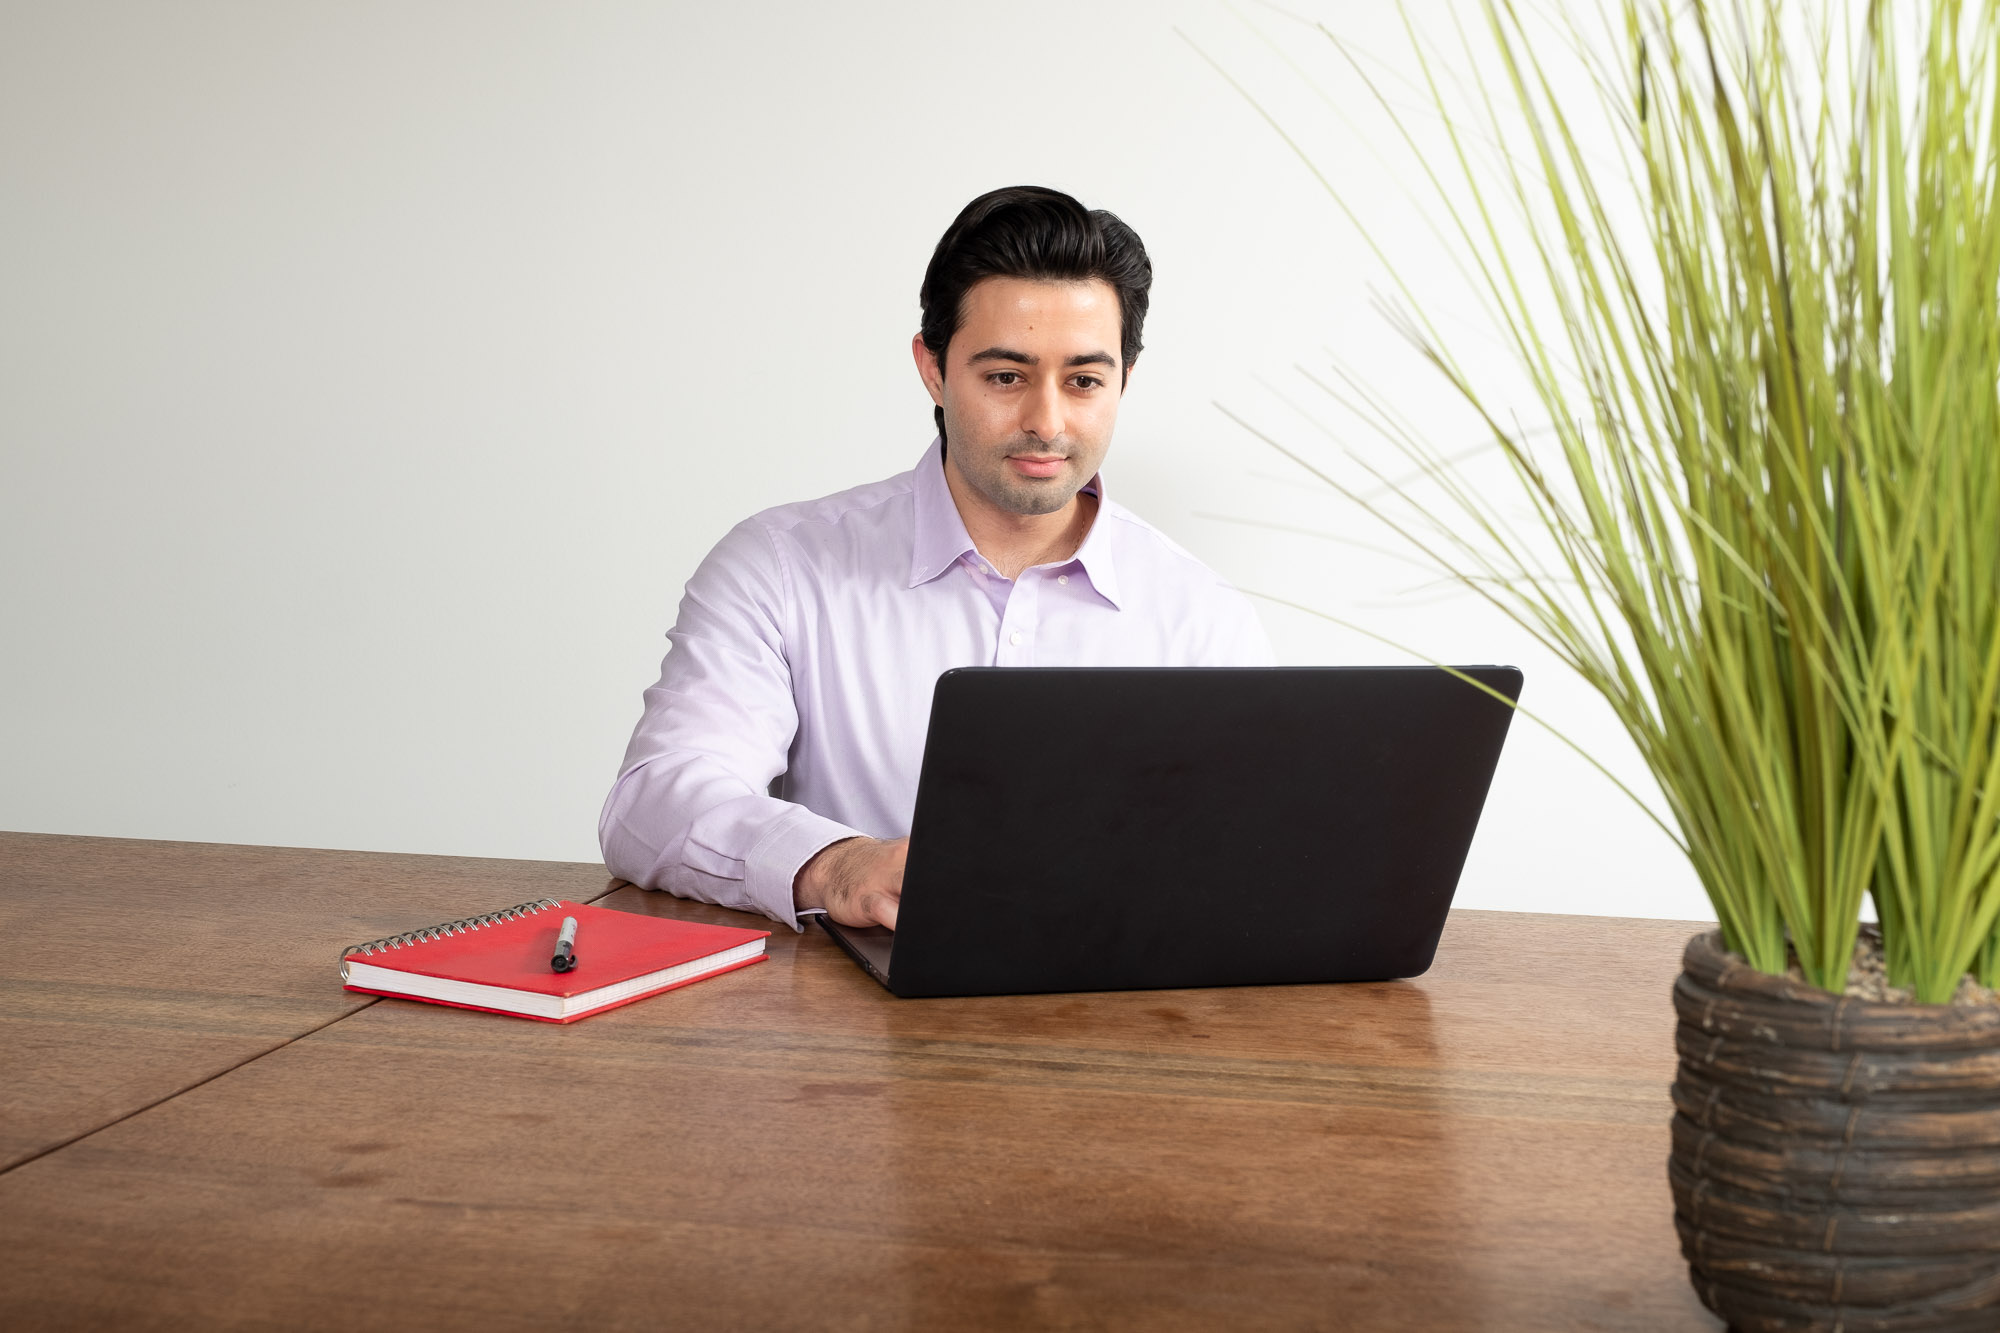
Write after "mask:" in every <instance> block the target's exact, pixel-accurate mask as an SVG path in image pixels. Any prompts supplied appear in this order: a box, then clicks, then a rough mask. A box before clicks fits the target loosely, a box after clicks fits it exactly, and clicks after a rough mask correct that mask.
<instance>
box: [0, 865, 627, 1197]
mask: <svg viewBox="0 0 2000 1333" xmlns="http://www.w3.org/2000/svg"><path fill="white" fill-rule="evenodd" d="M624 887H625V885H624V883H623V882H622V881H621V882H619V883H616V884H613V885H612V886H611V887H610V888H608V889H606V890H604V892H602V893H600V894H598V895H597V896H596V897H594V898H586V899H584V905H585V906H589V905H590V904H591V903H595V902H598V901H600V900H602V899H605V898H609V897H610V896H611V895H612V894H614V893H616V892H618V890H620V889H622V888H624ZM386 998H388V997H386V996H382V995H371V996H369V997H368V998H367V999H366V1000H365V1001H364V1002H363V1003H361V1004H357V1005H355V1006H354V1007H353V1008H352V1009H349V1010H348V1011H347V1012H346V1013H344V1014H335V1015H334V1016H333V1017H332V1018H329V1019H327V1020H326V1022H324V1023H320V1024H318V1025H316V1026H314V1027H309V1028H307V1029H306V1030H305V1031H304V1032H301V1033H299V1034H297V1035H296V1036H291V1037H287V1038H285V1039H284V1040H283V1041H281V1042H279V1043H278V1044H277V1045H276V1046H271V1047H267V1048H266V1049H264V1050H261V1051H257V1052H255V1053H254V1054H251V1055H246V1056H244V1057H243V1058H242V1059H241V1060H238V1061H237V1062H236V1063H235V1064H233V1065H230V1066H228V1067H227V1068H225V1069H218V1070H216V1071H215V1072H214V1073H213V1074H210V1075H209V1076H208V1077H206V1078H199V1079H196V1080H195V1081H194V1082H192V1083H190V1084H188V1085H187V1086H186V1087H184V1088H175V1089H174V1090H173V1091H172V1092H169V1093H167V1094H166V1095H165V1096H162V1097H156V1098H154V1099H153V1100H152V1101H150V1102H147V1103H146V1104H145V1105H144V1106H140V1107H135V1108H133V1109H132V1110H130V1111H127V1112H126V1113H125V1114H124V1115H121V1116H118V1117H116V1118H115V1119H111V1120H107V1121H105V1122H104V1123H103V1124H101V1125H94V1126H92V1127H91V1128H89V1129H86V1130H84V1131H83V1132H82V1133H80V1134H72V1135H70V1136H69V1137H68V1138H66V1139H64V1140H62V1141H61V1142H59V1143H52V1144H50V1145H49V1146H48V1147H46V1148H43V1149H41V1150H40V1151H39V1152H34V1153H30V1154H29V1155H28V1156H26V1157H23V1158H22V1159H21V1160H20V1161H18V1162H10V1163H8V1164H7V1165H6V1166H0V1176H4V1175H6V1174H7V1173H8V1172H10V1171H16V1170H19V1169H20V1168H21V1167H24V1166H26V1165H27V1164H28V1163H30V1162H39V1161H41V1160H42V1158H44V1157H47V1156H48V1155H49V1154H50V1153H57V1152H61V1151H62V1150H63V1149H64V1148H67V1147H69V1146H70V1145H71V1144H75V1143H81V1142H83V1141H84V1140H85V1139H87V1138H89V1137H91V1136H92V1135H93V1134H102V1133H103V1132H104V1131H105V1130H107V1129H110V1128H111V1127H112V1126H113V1125H122V1124H124V1123H125V1122H126V1121H127V1120H130V1119H131V1118H132V1117H134V1116H139V1115H144V1114H145V1113H146V1112H148V1111H150V1110H152V1109H153V1108H154V1107H156V1106H165V1105H166V1104H167V1103H168V1102H170V1101H172V1100H174V1099H175V1098H176V1097H179V1096H182V1095H184V1094H186V1093H190V1092H193V1091H194V1090H195V1089H196V1088H199V1087H201V1086H203V1085H204V1084H208V1083H213V1082H215V1080H217V1079H219V1078H221V1077H222V1076H223V1075H225V1074H233V1073H235V1072H236V1071H237V1070H239V1069H241V1068H243V1066H245V1065H247V1064H254V1063H255V1062H257V1061H259V1060H261V1059H263V1058H264V1057H265V1056H267V1055H270V1054H272V1053H273V1052H276V1051H282V1050H284V1049H285V1047H287V1046H290V1045H291V1044H292V1043H293V1042H295V1041H304V1040H305V1039H306V1038H307V1037H310V1036H312V1035H313V1034H314V1033H315V1032H324V1031H326V1030H327V1029H328V1028H330V1027H332V1026H333V1025H334V1024H335V1023H345V1022H346V1021H347V1020H348V1019H350V1018H352V1017H354V1016H355V1015H356V1014H358V1013H360V1012H361V1011H363V1010H364V1009H372V1008H374V1007H375V1006H376V1005H378V1004H380V1003H381V1002H382V1001H383V1000H384V999H386Z"/></svg>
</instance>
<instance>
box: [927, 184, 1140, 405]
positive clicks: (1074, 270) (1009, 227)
mask: <svg viewBox="0 0 2000 1333" xmlns="http://www.w3.org/2000/svg"><path fill="white" fill-rule="evenodd" d="M985 278H1031V279H1034V280H1036V281H1042V282H1087V281H1089V280H1090V279H1092V278H1102V279H1103V280H1104V281H1105V282H1108V283H1110V284H1111V288H1112V290H1113V291H1116V292H1117V293H1118V313H1119V316H1120V320H1119V322H1120V326H1121V335H1120V341H1121V344H1122V345H1121V346H1120V347H1119V349H1118V350H1119V356H1120V358H1121V359H1122V360H1123V362H1124V373H1125V374H1127V375H1130V374H1131V372H1132V362H1133V361H1134V360H1136V359H1137V358H1138V355H1139V348H1140V347H1141V346H1142V345H1143V344H1142V342H1141V340H1140V336H1139V335H1140V332H1141V331H1142V330H1143V329H1144V328H1145V325H1146V300H1147V296H1146V293H1147V291H1148V289H1149V288H1151V287H1152V285H1153V261H1152V260H1150V259H1148V258H1147V257H1146V247H1145V244H1144V243H1143V242H1141V241H1140V239H1139V233H1137V232H1135V231H1133V230H1132V229H1131V228H1130V227H1128V226H1126V225H1125V224H1124V223H1123V222H1121V221H1120V220H1119V219H1118V216H1117V215H1116V214H1115V213H1107V212H1105V211H1104V210H1103V209H1101V208H1088V209H1087V208H1085V207H1084V206H1083V205H1082V204H1079V203H1078V202H1077V201H1076V200H1074V199H1072V198H1070V197H1069V196H1068V195H1066V194H1064V193H1062V192H1061V191H1060V190H1048V189H1044V188H1042V187H1041V186H1039V185H1010V186H1008V187H1007V188H1006V189H1004V190H994V191H992V192H991V193H988V194H982V195H980V196H979V197H978V198H977V199H975V200H973V201H972V202H971V203H969V204H967V205H966V206H965V208H964V210H963V211H961V212H960V213H959V215H958V217H957V218H956V219H955V220H954V221H953V222H952V224H951V226H950V227H948V228H946V230H945V233H944V238H943V239H942V240H940V241H939V242H938V244H937V250H936V252H935V253H933V254H932V255H931V264H930V267H929V268H927V269H925V270H924V286H923V290H922V291H921V292H920V293H919V294H918V299H919V300H920V301H921V302H922V303H923V309H924V322H923V328H922V333H923V339H924V346H925V347H927V348H929V349H930V353H931V355H932V356H934V357H936V358H937V361H938V366H939V368H940V369H942V368H943V366H944V352H945V348H946V347H948V346H949V345H950V344H951V338H952V335H953V334H955V333H957V332H958V327H959V324H960V323H961V322H962V321H963V319H964V303H965V294H966V292H968V291H970V290H971V289H972V287H973V284H975V283H977V282H979V281H981V280H982V279H985ZM938 415H939V417H940V418H942V417H943V415H944V412H943V409H941V408H940V409H939V411H938Z"/></svg>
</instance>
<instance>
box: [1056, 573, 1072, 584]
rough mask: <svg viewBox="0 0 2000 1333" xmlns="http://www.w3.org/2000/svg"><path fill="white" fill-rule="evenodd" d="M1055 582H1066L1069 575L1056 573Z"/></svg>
mask: <svg viewBox="0 0 2000 1333" xmlns="http://www.w3.org/2000/svg"><path fill="white" fill-rule="evenodd" d="M1056 582H1057V583H1068V582H1069V575H1067V574H1058V575H1056Z"/></svg>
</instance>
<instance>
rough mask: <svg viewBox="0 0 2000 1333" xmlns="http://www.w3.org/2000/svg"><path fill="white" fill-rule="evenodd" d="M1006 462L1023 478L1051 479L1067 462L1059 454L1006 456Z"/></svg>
mask: <svg viewBox="0 0 2000 1333" xmlns="http://www.w3.org/2000/svg"><path fill="white" fill-rule="evenodd" d="M1007 461H1008V462H1009V463H1012V464H1013V465H1014V469H1015V471H1017V472H1019V473H1020V474H1021V475H1022V476H1025V477H1053V476H1055V475H1056V473H1058V472H1060V471H1062V465H1063V464H1064V463H1066V462H1068V461H1069V460H1068V459H1067V458H1065V457H1064V456H1063V455H1061V454H1008V455H1007Z"/></svg>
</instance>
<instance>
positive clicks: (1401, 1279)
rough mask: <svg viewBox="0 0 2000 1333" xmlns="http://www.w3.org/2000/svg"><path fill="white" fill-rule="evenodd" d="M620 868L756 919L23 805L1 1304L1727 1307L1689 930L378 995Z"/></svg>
mask: <svg viewBox="0 0 2000 1333" xmlns="http://www.w3.org/2000/svg"><path fill="white" fill-rule="evenodd" d="M613 890H615V891H613ZM607 892H608V893H609V896H608V897H603V898H602V902H603V904H604V905H607V906H612V907H617V908H621V909H623V910H628V911H635V912H647V913H654V914H665V915H675V916H684V917H689V918H698V919H704V920H713V921H729V922H735V923H744V924H753V923H750V922H747V921H746V919H745V918H743V917H741V916H739V915H737V914H734V913H729V912H724V911H721V910H720V909H712V908H706V907H702V906H699V905H695V904H690V903H683V902H680V901H678V900H675V899H671V898H666V897H663V896H661V895H657V894H648V893H643V892H641V891H639V890H637V889H634V888H631V887H629V886H626V887H618V886H616V885H615V883H614V882H612V881H608V880H607V879H606V878H605V875H604V871H603V869H602V868H601V867H594V866H575V865H553V864H537V863H527V862H496V861H476V860H455V859H449V858H437V857H414V856H379V855H363V854H357V853H344V852H324V851H297V850H277V849H261V848H238V847H201V846H190V845H186V844H169V843H134V842H119V841H112V840H96V839H56V838H37V837H29V836H25V835H0V927H4V928H5V929H6V930H7V938H8V939H9V940H12V941H20V940H23V939H27V938H33V939H35V940H37V941H38V945H37V948H36V949H35V950H33V951H30V952H29V954H28V958H29V961H30V962H31V963H32V967H30V968H25V969H24V968H23V967H21V966H19V965H18V962H19V958H20V954H19V952H18V951H17V952H16V953H15V954H13V955H11V956H10V957H9V959H8V961H7V963H6V964H5V965H4V968H0V971H4V980H0V987H4V989H0V997H3V998H4V1001H5V1004H4V1008H3V1009H0V1068H4V1069H5V1070H6V1071H7V1077H6V1079H5V1086H4V1088H0V1127H4V1129H0V1146H4V1147H5V1150H6V1151H7V1152H8V1153H10V1154H12V1155H11V1156H10V1157H8V1158H7V1159H6V1161H7V1162H8V1163H10V1165H7V1166H5V1167H4V1168H0V1254H4V1255H5V1256H6V1260H5V1263H4V1264H0V1324H4V1325H5V1326H6V1327H7V1328H9V1329H42V1328H48V1329H56V1328H71V1327H85V1326H102V1327H127V1328H196V1327H199V1328H302V1329H313V1328H329V1329H331V1328H340V1329H375V1328H434V1327H442V1328H459V1327H465V1328H481V1329H486V1328H531V1327H533V1328H542V1327H550V1326H554V1327H565V1328H570V1327H573V1328H625V1327H631V1328H642V1327H643V1328H652V1327H661V1326H671V1327H703V1328H744V1329H759V1328H828V1329H878V1328H879V1329H932V1328H1022V1327H1031V1328H1064V1329H1070V1328H1074V1329H1173V1328H1232V1329H1235V1328H1248V1329H1264V1328H1270V1329H1356V1330H1372V1329H1411V1330H1451V1329H1502V1330H1537V1329H1552V1330H1553V1329H1594V1330H1641V1329H1643V1330H1649V1331H1650V1330H1657V1329H1683V1328H1685V1329H1707V1330H1712V1329H1715V1328H1717V1327H1719V1325H1718V1324H1717V1322H1716V1321H1715V1320H1714V1319H1712V1318H1711V1317H1710V1316H1709V1315H1708V1314H1707V1313H1706V1312H1705V1311H1703V1310H1702V1309H1701V1307H1700V1306H1699V1305H1698V1303H1697V1302H1696V1301H1695V1298H1694V1296H1693V1294H1692V1292H1691V1290H1690V1289H1689V1287H1688V1284H1687V1279H1686V1275H1685V1270H1684V1268H1683V1266H1682V1264H1681V1261H1680V1257H1679V1254H1678V1251H1677V1248H1676V1245H1675V1241H1674V1234H1673V1227H1672V1218H1671V1204H1670V1201H1669V1198H1668V1194H1667V1187H1666V1180H1665V1162H1666V1155H1667V1120H1668V1115H1669V1109H1668V1103H1667V1094H1666V1089H1667V1084H1668V1082H1669V1080H1670V1079H1671V1077H1672V1073H1673V1043H1672V1028H1673V1014H1672V1009H1671V1007H1670V1004H1669V1002H1668V997H1667V990H1668V986H1669V984H1670V983H1671V980H1672V977H1673V975H1674V973H1675V971H1676V970H1677V968H1678V958H1679V951H1680V946H1681V944H1682V943H1683V942H1684V941H1685V939H1686V937H1687V935H1688V934H1689V933H1690V931H1691V930H1692V929H1694V927H1693V926H1692V925H1691V924H1689V923H1678V922H1654V921H1628V920H1612V919H1605V918H1584V917H1553V916H1531V915H1522V914H1512V913H1494V912H1458V913H1454V914H1453V917H1452V921H1451V925H1450V927H1449V928H1448V929H1447V931H1446V933H1445V938H1444V943H1443V946H1442V947H1441V949H1440V952H1439V957H1438V961H1437V964H1436V966H1435V967H1434V968H1433V969H1432V971H1431V972H1430V973H1428V974H1427V975H1425V976H1424V977H1422V978H1419V979H1416V980H1414V981H1409V982H1396V983H1385V984H1380V985H1354V986H1326V987H1271V988H1251V989H1237V990H1205V991H1153V992H1127V993H1114V994H1098V995H1057V996H1019V997H1005V998H987V999H968V1000H897V999H894V998H892V997H890V996H889V995H887V994H886V993H885V992H883V991H882V990H880V989H879V988H878V987H877V986H876V985H875V984H874V983H873V982H872V981H870V980H868V979H867V978H866V977H865V976H864V975H862V973H861V972H860V971H859V969H857V968H855V967H854V966H853V964H852V963H850V962H849V961H848V960H847V959H846V958H845V956H844V955H842V954H841V953H840V952H839V951H838V950H837V949H836V948H834V947H833V946H832V945H831V943H830V942H829V941H828V940H827V939H826V938H825V937H824V936H823V935H822V934H820V933H819V932H818V931H809V932H807V933H806V934H804V935H793V934H792V933H791V932H789V931H785V930H783V929H782V928H781V929H780V930H779V932H778V933H777V934H775V935H774V936H773V938H772V944H773V946H774V947H773V949H772V960H771V961H770V962H768V963H764V964H760V965H758V966H756V967H752V968H748V969H745V970H743V971H740V972H737V973H732V974H730V975H728V976H724V977H719V978H716V979H714V980H712V981H707V982H703V983H701V984H699V985H696V986H692V987H688V988H686V989H684V990H680V991H676V992H672V993H670V994H668V995H664V996H660V997H657V998H655V999H652V1000H647V1001H644V1002H642V1003H639V1004H636V1005H632V1006H629V1007H627V1008H624V1009H619V1010H615V1011H612V1012H609V1013H605V1014H601V1015H599V1016H596V1017H594V1018H591V1019H589V1020H587V1021H585V1022H582V1023H579V1024H575V1025H571V1026H562V1027H559V1026H554V1025H548V1024H541V1023H531V1022H526V1021H523V1020H518V1019H509V1018H503V1017H500V1016H497V1015H490V1014H481V1013H474V1012H470V1011H463V1010H452V1009H445V1008H438V1007H434V1006H427V1005H419V1004H414V1003H409V1002H405V1001H395V1000H387V1001H374V1000H370V999H367V998H365V997H359V996H352V995H348V994H346V993H345V992H343V991H341V990H340V988H339V985H338V981H337V978H336V974H335V966H334V964H335V957H336V955H337V953H338V951H339V948H340V946H341V945H343V944H345V943H350V942H352V941H354V940H358V939H362V938H366V937H371V936H376V935H381V934H386V933H388V932H389V931H391V930H394V929H398V928H403V927H409V926H415V925H422V924H427V923H429V922H431V921H435V920H440V919H443V918H445V917H450V916H457V915H463V914H465V913H468V912H471V911H475V910H480V909H483V908H487V907H493V906H503V905H506V904H508V903H513V902H517V901H521V900H523V899H526V898H531V897H536V896H540V895H542V894H549V895H552V896H565V897H569V898H572V899H577V900H584V899H588V898H592V897H598V896H599V895H603V894H606V893H607ZM57 945H60V948H59V949H58V948H57ZM45 950H53V951H54V952H51V953H48V954H47V956H45ZM51 1074H52V1075H53V1076H52V1077H50V1076H45V1075H51Z"/></svg>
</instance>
